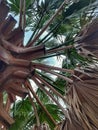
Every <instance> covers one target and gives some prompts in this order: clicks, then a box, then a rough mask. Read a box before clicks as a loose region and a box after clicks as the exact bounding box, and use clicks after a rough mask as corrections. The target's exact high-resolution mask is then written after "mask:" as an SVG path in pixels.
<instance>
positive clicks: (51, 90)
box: [0, 0, 98, 130]
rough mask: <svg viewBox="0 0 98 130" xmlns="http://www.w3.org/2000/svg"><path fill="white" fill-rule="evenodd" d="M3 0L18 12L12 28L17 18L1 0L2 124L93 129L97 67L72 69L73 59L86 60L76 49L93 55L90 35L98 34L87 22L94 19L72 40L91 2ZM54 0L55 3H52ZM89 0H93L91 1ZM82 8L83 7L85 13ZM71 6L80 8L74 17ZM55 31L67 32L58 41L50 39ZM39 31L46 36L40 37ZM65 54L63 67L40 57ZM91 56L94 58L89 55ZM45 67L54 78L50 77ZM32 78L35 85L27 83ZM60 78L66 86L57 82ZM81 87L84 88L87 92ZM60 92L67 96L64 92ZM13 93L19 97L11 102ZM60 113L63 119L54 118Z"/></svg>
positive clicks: (90, 11) (91, 12)
mask: <svg viewBox="0 0 98 130" xmlns="http://www.w3.org/2000/svg"><path fill="white" fill-rule="evenodd" d="M8 2H10V3H9V4H8V5H9V6H10V7H11V11H14V13H15V15H16V14H18V13H19V14H20V17H19V26H18V27H17V28H14V26H15V23H16V21H15V19H14V18H13V17H12V16H11V15H9V16H8V17H7V15H8V12H9V7H8V5H7V3H6V1H2V0H1V1H0V8H1V10H2V12H3V13H2V12H1V14H0V16H1V24H0V32H1V45H0V51H1V53H0V76H1V78H0V83H1V84H0V85H1V93H0V96H1V98H0V99H1V100H0V103H1V105H0V112H1V113H0V117H1V118H0V121H1V124H0V125H1V126H0V127H1V129H8V128H9V126H11V127H10V129H14V130H15V129H17V130H18V129H19V130H20V129H30V127H32V129H39V130H40V129H45V128H46V129H47V130H48V129H49V127H50V128H51V129H54V127H56V128H55V129H60V128H59V127H62V128H61V129H62V130H63V129H64V130H68V129H72V130H74V129H81V130H87V129H90V130H91V129H94V130H95V129H97V128H98V126H97V124H98V123H97V116H96V115H97V114H96V115H95V113H97V102H96V101H97V94H96V91H97V87H96V84H97V70H96V69H95V68H91V66H90V67H89V68H81V67H80V66H79V69H74V68H75V67H76V63H78V64H81V65H84V66H85V64H87V62H89V63H90V62H91V60H89V59H87V58H83V57H81V56H80V55H78V54H77V51H76V50H77V49H78V50H79V51H82V52H83V53H84V54H86V53H85V52H84V50H86V51H90V53H88V55H86V56H92V57H97V50H96V49H97V46H96V39H97V37H96V38H95V37H93V38H92V39H95V48H93V47H92V40H91V39H90V37H91V36H92V35H93V34H94V36H96V35H97V33H96V32H97V31H96V30H95V29H93V28H92V26H94V24H95V20H94V21H93V22H92V23H91V24H90V25H89V26H88V27H86V28H84V30H83V31H82V33H80V34H79V35H78V36H77V37H76V38H75V42H76V43H77V44H75V46H74V37H73V36H74V35H75V34H76V33H77V32H79V30H80V28H82V26H83V25H84V23H86V22H88V21H89V20H90V19H91V18H92V17H93V15H94V10H95V8H96V6H95V4H93V5H92V4H90V5H89V6H90V7H89V8H88V6H87V5H88V3H89V2H90V1H89V0H87V1H86V2H85V1H84V0H81V1H77V2H75V3H74V2H69V3H67V5H66V1H61V2H58V0H54V1H53V0H52V1H51V0H49V1H48V0H46V1H42V2H40V1H38V0H36V1H35V0H32V1H31V0H27V1H25V0H20V1H18V0H17V1H16V0H10V1H8ZM57 2H58V4H57V6H54V5H55V3H57ZM93 2H94V0H93V1H91V3H93ZM61 3H62V4H61ZM60 4H61V5H60ZM86 6H87V8H86ZM84 7H85V8H84ZM83 8H84V10H85V9H87V10H86V12H85V13H84V12H83V11H84V10H82V9H83ZM55 10H56V11H55ZM75 11H78V12H79V14H78V17H77V14H76V13H75ZM81 12H82V13H81ZM30 13H31V14H30ZM31 15H32V16H33V19H31ZM79 16H80V17H79ZM48 19H49V20H48ZM54 19H55V20H54ZM47 20H48V22H46V21H47ZM2 21H3V22H2ZM78 21H79V22H78ZM76 22H77V24H76V25H75V24H74V23H76ZM68 23H70V25H71V26H69V25H68ZM28 24H29V26H31V30H32V32H33V33H32V36H31V38H30V39H29V40H28V43H27V44H26V45H24V43H23V41H24V32H25V31H26V29H28V28H27V27H28ZM65 24H66V25H65ZM43 25H44V26H43ZM73 27H74V28H73ZM95 27H97V22H96V24H95ZM72 29H73V30H72ZM89 30H90V32H89ZM44 32H47V34H44ZM58 34H59V36H60V37H62V35H66V37H64V38H65V40H64V41H61V43H62V44H60V43H58V45H57V44H55V43H53V42H52V40H54V38H55V39H57V38H58ZM41 35H45V36H43V37H41ZM89 42H90V44H91V46H89V44H88V43H89ZM50 43H52V44H50ZM53 45H54V47H53ZM81 48H82V49H81ZM94 49H95V50H94ZM65 54H66V61H68V62H69V63H70V64H68V62H67V63H66V64H64V67H65V68H59V67H54V66H50V65H46V64H43V59H45V58H49V57H54V56H57V55H64V56H65ZM89 54H90V55H89ZM74 58H75V59H74ZM84 61H85V62H84ZM93 61H94V62H95V59H94V58H93ZM70 65H71V66H70ZM58 71H59V72H58ZM47 73H50V74H52V75H55V76H57V77H58V78H59V79H57V80H56V81H54V80H53V78H52V77H51V76H49V75H47ZM32 81H34V82H35V84H36V85H37V86H36V88H34V86H33V85H34V84H33V85H32ZM61 82H62V84H63V85H64V86H65V87H61V86H60V85H59V83H61ZM79 86H80V87H79ZM85 86H87V87H85ZM35 89H36V90H35ZM65 90H66V91H65ZM86 91H88V92H89V93H88V95H87V94H86ZM65 92H66V97H64V95H65ZM92 92H93V95H92ZM95 94H96V95H95ZM16 96H20V97H21V98H22V101H18V102H17V101H16V102H15V100H16ZM4 97H5V98H4ZM92 99H93V100H92ZM61 101H62V103H63V102H64V103H65V104H66V107H67V109H66V108H64V106H63V105H62V103H60V102H61ZM13 103H14V105H13V108H12V109H11V104H13ZM93 105H94V108H95V109H94V108H93V107H92V106H93ZM31 106H32V107H31ZM11 110H12V112H11ZM9 112H10V113H11V114H13V117H14V119H15V120H16V124H15V123H14V120H13V118H12V117H10V116H9V114H8V113H9ZM64 118H66V119H65V121H64V122H63V123H62V122H61V123H58V122H59V121H62V120H64ZM22 120H23V121H22ZM13 123H14V124H13ZM12 124H13V125H12ZM17 124H18V126H17Z"/></svg>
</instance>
